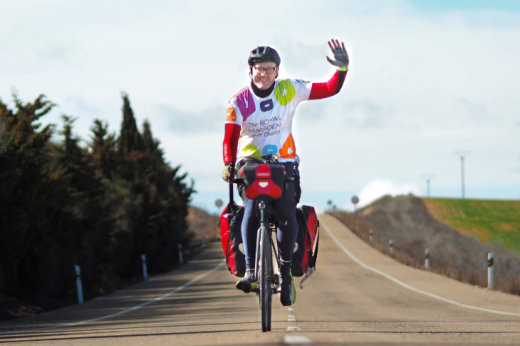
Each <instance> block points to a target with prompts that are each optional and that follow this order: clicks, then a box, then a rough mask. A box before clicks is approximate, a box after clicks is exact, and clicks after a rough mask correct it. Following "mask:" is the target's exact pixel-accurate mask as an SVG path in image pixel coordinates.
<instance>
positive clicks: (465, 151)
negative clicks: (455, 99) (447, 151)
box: [455, 150, 470, 199]
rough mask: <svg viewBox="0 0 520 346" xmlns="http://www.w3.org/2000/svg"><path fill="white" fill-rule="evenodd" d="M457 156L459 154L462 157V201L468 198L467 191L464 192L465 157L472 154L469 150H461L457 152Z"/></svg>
mask: <svg viewBox="0 0 520 346" xmlns="http://www.w3.org/2000/svg"><path fill="white" fill-rule="evenodd" d="M455 154H457V155H458V156H459V157H460V174H461V182H462V199H464V198H466V191H465V190H464V157H465V156H466V155H468V154H470V152H469V151H467V150H459V151H456V152H455Z"/></svg>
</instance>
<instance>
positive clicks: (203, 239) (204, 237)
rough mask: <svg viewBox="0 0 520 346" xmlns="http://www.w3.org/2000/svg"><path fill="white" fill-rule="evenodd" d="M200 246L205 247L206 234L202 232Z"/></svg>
mask: <svg viewBox="0 0 520 346" xmlns="http://www.w3.org/2000/svg"><path fill="white" fill-rule="evenodd" d="M202 247H206V236H205V235H204V234H202Z"/></svg>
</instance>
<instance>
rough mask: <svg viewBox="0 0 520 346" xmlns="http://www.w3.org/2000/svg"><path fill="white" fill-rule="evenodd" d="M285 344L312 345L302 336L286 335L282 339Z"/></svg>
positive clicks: (310, 341) (309, 340)
mask: <svg viewBox="0 0 520 346" xmlns="http://www.w3.org/2000/svg"><path fill="white" fill-rule="evenodd" d="M284 342H285V343H286V344H312V340H311V339H309V338H307V337H305V336H302V335H286V336H285V337H284Z"/></svg>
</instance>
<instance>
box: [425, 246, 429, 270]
mask: <svg viewBox="0 0 520 346" xmlns="http://www.w3.org/2000/svg"><path fill="white" fill-rule="evenodd" d="M424 268H425V269H426V270H430V249H429V248H426V250H424Z"/></svg>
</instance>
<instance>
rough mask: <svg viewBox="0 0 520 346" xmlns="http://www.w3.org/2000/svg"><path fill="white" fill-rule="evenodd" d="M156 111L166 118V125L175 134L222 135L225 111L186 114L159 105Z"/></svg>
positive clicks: (207, 110)
mask: <svg viewBox="0 0 520 346" xmlns="http://www.w3.org/2000/svg"><path fill="white" fill-rule="evenodd" d="M155 109H156V111H157V112H158V113H159V114H160V115H161V116H164V117H166V118H167V119H166V121H165V123H166V124H167V126H168V128H169V129H170V130H171V131H172V132H174V133H181V134H187V133H188V134H193V135H199V134H201V133H204V132H205V133H207V132H211V133H222V132H223V125H224V113H225V109H224V108H222V107H213V108H210V109H206V110H204V111H202V112H198V113H197V112H186V111H183V110H180V109H177V108H175V107H171V106H167V105H163V104H160V105H157V106H156V107H155Z"/></svg>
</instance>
